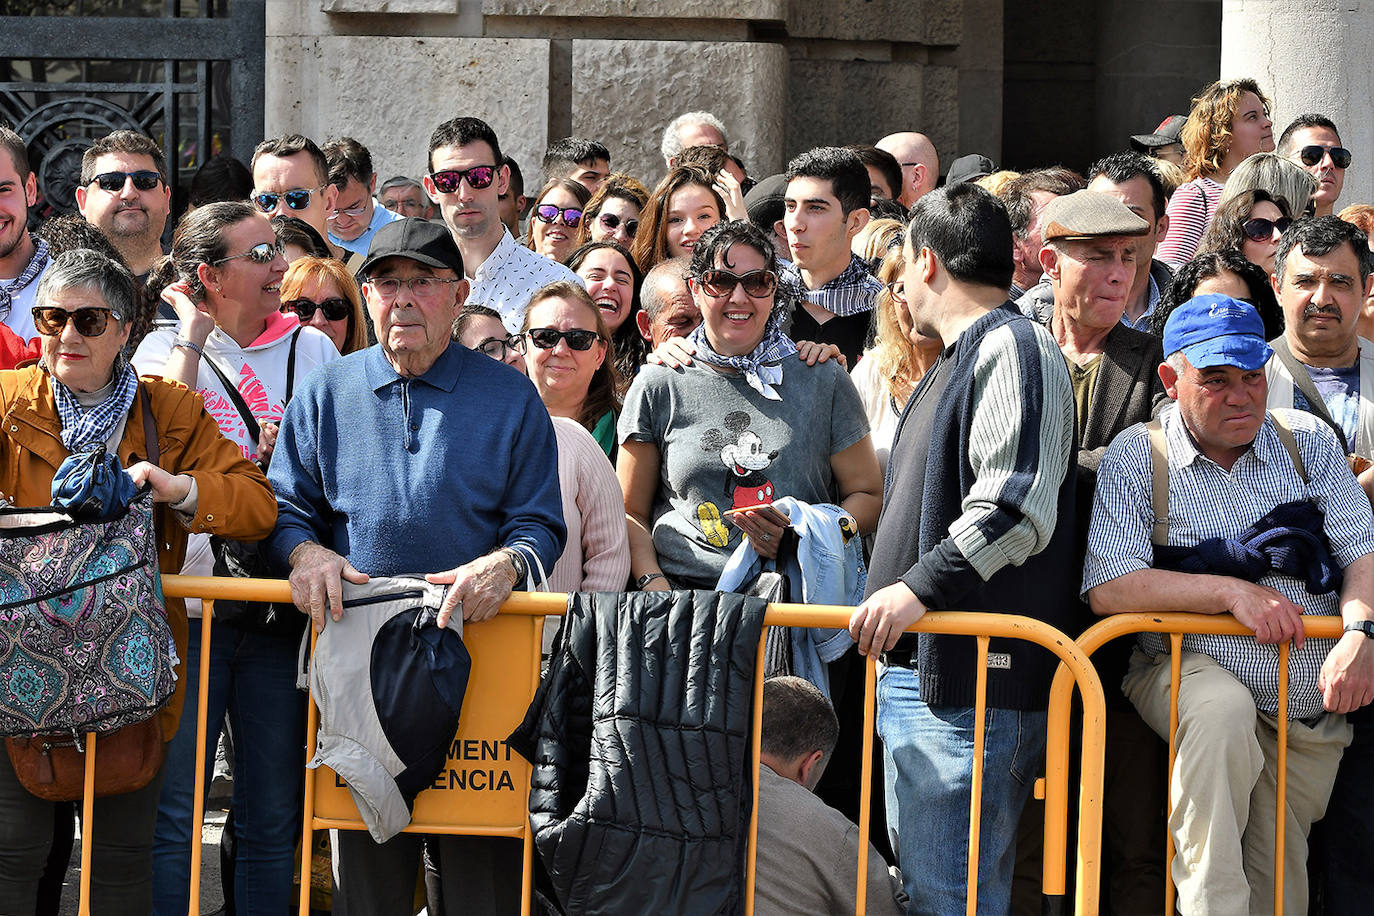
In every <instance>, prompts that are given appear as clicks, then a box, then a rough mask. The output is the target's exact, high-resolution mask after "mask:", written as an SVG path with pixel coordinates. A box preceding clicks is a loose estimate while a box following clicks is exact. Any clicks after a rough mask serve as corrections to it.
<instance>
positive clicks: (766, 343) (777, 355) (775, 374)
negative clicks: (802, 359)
mask: <svg viewBox="0 0 1374 916" xmlns="http://www.w3.org/2000/svg"><path fill="white" fill-rule="evenodd" d="M784 311H785V309H783V308H781V307H779V306H778V304H776V303H774V305H773V311H772V313H771V314H769V316H768V323H767V324H766V325H764V328H763V340H761V341H759V344H758V346H756V347H754V349H753V350H752V351H751V352H750V353H749V355H748V356H722V355H721V354H719V353H717V352H716V351H715V350H714V349H713V348H712V347H711V343H710V341H708V340H707V339H706V323H705V322H702V323H701V324H699V325H697V327H696V330H694V331H693V332H692V333H691V334H690V335H689V336H688V338H687V339H688V340H690V341H691V342H692V345H693V346H694V347H696V356H695V357H694V358H695V359H699V360H701V361H702V362H703V363H707V364H709V365H712V366H721V367H728V368H731V369H737V370H739V372H740V373H741V374H742V375H743V376H744V380H745V381H746V382H748V383H749V387H750V388H753V389H754V390H755V391H757V392H758V393H759V394H761V395H763V396H764V397H766V398H768V399H769V400H770V401H781V400H782V396H781V395H779V394H778V392H777V391H776V390H775V389H774V387H773V386H775V385H780V384H782V365H781V363H782V361H783V360H784V359H786V358H787V357H789V356H791V355H792V354H793V353H796V352H797V345H796V344H794V343H792V341H791V340H790V339H789V338H788V337H787V335H786V334H784V333H783V332H782V315H783V312H784Z"/></svg>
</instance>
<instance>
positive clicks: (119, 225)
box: [76, 130, 172, 282]
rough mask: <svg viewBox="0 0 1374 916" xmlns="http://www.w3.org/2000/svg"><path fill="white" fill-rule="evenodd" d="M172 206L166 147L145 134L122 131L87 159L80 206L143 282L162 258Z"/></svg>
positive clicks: (79, 193)
mask: <svg viewBox="0 0 1374 916" xmlns="http://www.w3.org/2000/svg"><path fill="white" fill-rule="evenodd" d="M171 202H172V190H171V188H169V187H168V186H167V165H166V162H165V160H164V159H163V157H162V149H161V147H159V146H158V145H157V144H156V143H155V142H153V141H152V140H151V139H149V138H148V137H145V136H143V134H140V133H138V132H136V131H132V130H117V131H115V132H114V133H112V134H109V135H107V136H104V137H101V138H100V139H99V140H97V141H95V143H93V144H92V145H91V148H90V149H88V150H86V152H85V153H84V154H83V155H82V157H81V185H80V187H78V188H77V189H76V206H77V208H78V209H79V210H80V211H81V215H82V216H83V217H84V218H85V220H86V222H88V223H90V224H91V225H93V226H95V227H96V228H97V229H99V230H100V231H101V232H103V233H104V234H105V237H106V238H108V239H109V240H110V242H111V243H112V244H113V245H114V246H115V248H117V249H119V253H120V255H121V256H123V258H124V263H126V264H128V265H129V270H130V271H132V272H133V274H134V277H135V278H136V279H137V280H138V281H139V282H142V280H143V279H144V278H145V277H146V276H147V275H148V271H149V270H151V269H152V267H153V262H154V261H156V260H157V259H158V258H160V257H162V254H163V252H162V230H163V228H164V227H165V226H166V224H167V211H168V209H169V208H170V207H171Z"/></svg>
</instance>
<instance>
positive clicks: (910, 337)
mask: <svg viewBox="0 0 1374 916" xmlns="http://www.w3.org/2000/svg"><path fill="white" fill-rule="evenodd" d="M903 263H904V262H903V259H902V244H901V240H900V239H899V240H898V242H897V244H896V245H893V246H892V247H891V248H889V249H888V251H887V254H886V255H885V256H884V257H883V261H882V266H880V267H879V268H878V279H879V280H882V281H883V290H882V292H880V293H878V301H877V305H876V306H875V309H874V311H875V312H876V314H877V324H878V339H877V341H876V342H875V343H874V345H873V347H872V348H871V349H869V350H867V351H866V352H865V353H864V355H863V358H862V359H860V360H859V364H858V365H857V366H855V367H854V374H853V375H852V376H850V378H852V379H853V381H854V386H855V387H856V388H858V389H859V400H861V401H862V402H863V405H864V415H865V416H866V417H868V425H869V428H870V429H871V430H872V435H873V449H874V451H876V452H877V453H878V464H880V465H881V466H882V468H883V471H884V473H886V471H887V454H888V451H889V450H890V449H891V448H892V438H893V436H895V435H896V433H897V421H898V420H899V419H901V416H902V410H903V409H904V408H905V407H906V402H907V401H909V400H910V399H911V394H912V392H914V391H915V390H916V386H917V385H918V384H919V383H920V381H921V379H922V378H923V377H924V376H925V374H926V373H927V372H929V371H930V368H931V367H932V366H934V365H935V361H936V360H937V359H939V358H940V350H941V349H943V347H944V344H943V343H942V342H941V341H940V338H938V337H926V336H925V335H924V334H921V333H919V332H917V331H916V330H915V329H914V328H913V327H912V326H911V317H910V315H909V314H908V313H907V308H906V301H905V299H903V298H902V297H903V290H902V268H903Z"/></svg>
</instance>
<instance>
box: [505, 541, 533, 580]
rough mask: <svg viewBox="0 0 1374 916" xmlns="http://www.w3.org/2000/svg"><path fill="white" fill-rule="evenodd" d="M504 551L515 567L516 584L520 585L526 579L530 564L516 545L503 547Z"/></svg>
mask: <svg viewBox="0 0 1374 916" xmlns="http://www.w3.org/2000/svg"><path fill="white" fill-rule="evenodd" d="M501 553H504V554H505V555H506V556H507V557H508V558H509V559H510V565H511V566H513V567H515V584H516V585H519V584H520V583H521V582H523V581H525V575H526V574H527V573H528V572H529V565H528V564H527V563H526V562H525V557H524V555H523V554H522V553H520V551H518V550H516V549H515V548H514V547H502V548H501Z"/></svg>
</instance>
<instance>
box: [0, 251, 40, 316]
mask: <svg viewBox="0 0 1374 916" xmlns="http://www.w3.org/2000/svg"><path fill="white" fill-rule="evenodd" d="M36 242H37V243H36V246H35V250H34V252H33V257H32V258H30V259H29V263H28V266H26V267H25V268H24V272H23V273H21V274H20V275H19V276H17V277H15V278H14V279H13V280H8V281H6V282H3V283H0V321H4V320H5V319H6V318H8V317H9V315H10V309H11V308H12V307H13V305H14V297H15V296H17V295H19V293H20V291H21V290H23V289H24V287H26V286H28V285H29V284H30V283H32V282H33V281H34V279H35V278H36V277H37V276H38V275H39V274H41V273H42V272H43V268H45V267H47V266H48V243H47V242H45V241H43V240H42V239H37V240H36Z"/></svg>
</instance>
